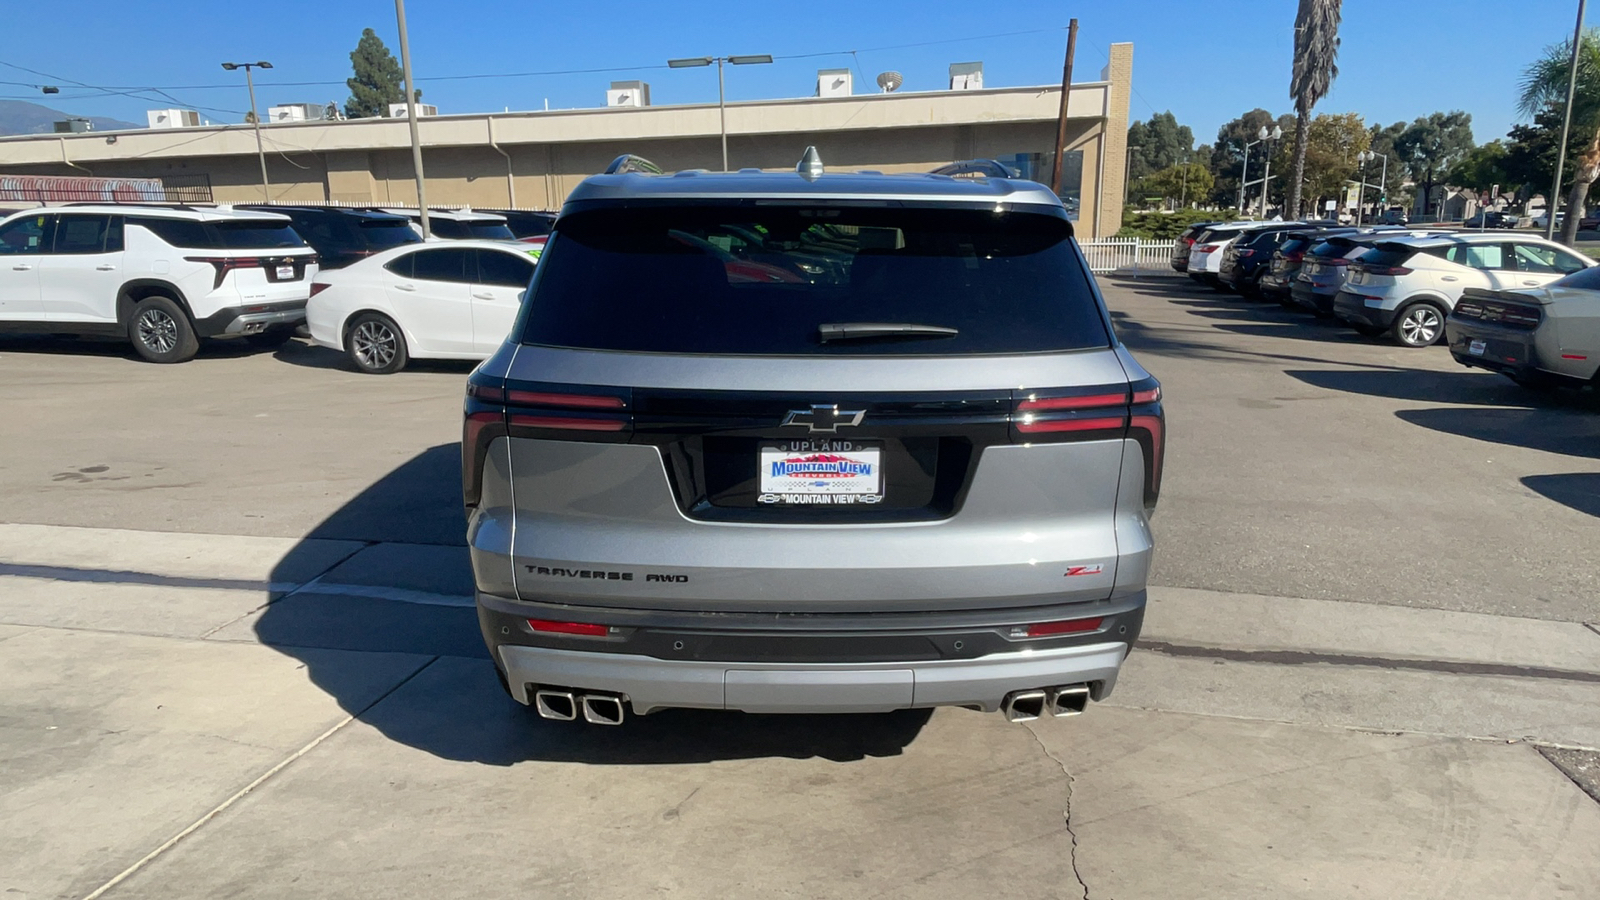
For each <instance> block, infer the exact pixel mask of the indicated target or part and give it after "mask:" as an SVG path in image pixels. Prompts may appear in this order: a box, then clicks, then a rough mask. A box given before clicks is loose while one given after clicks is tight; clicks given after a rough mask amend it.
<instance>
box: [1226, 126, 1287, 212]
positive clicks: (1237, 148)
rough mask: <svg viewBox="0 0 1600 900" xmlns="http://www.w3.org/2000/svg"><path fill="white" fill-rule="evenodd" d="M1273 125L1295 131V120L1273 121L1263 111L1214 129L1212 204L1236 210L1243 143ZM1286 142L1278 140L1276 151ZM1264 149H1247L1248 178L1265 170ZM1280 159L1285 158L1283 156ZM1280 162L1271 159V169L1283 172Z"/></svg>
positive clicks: (1258, 176)
mask: <svg viewBox="0 0 1600 900" xmlns="http://www.w3.org/2000/svg"><path fill="white" fill-rule="evenodd" d="M1274 126H1276V127H1278V128H1282V129H1283V130H1284V132H1285V133H1287V132H1289V131H1291V130H1292V129H1293V128H1294V117H1293V116H1289V115H1282V116H1278V117H1276V118H1274V117H1273V115H1272V113H1269V112H1267V111H1266V110H1264V109H1252V110H1250V111H1249V112H1247V113H1245V114H1244V115H1242V116H1240V117H1239V118H1237V119H1234V120H1233V121H1231V122H1229V123H1227V124H1226V125H1223V126H1222V127H1221V128H1219V129H1217V142H1216V143H1215V144H1212V145H1211V148H1210V149H1211V154H1210V159H1211V174H1212V177H1213V178H1214V179H1215V180H1214V182H1213V184H1212V188H1211V202H1213V203H1215V204H1216V205H1218V206H1222V207H1229V206H1233V207H1237V206H1238V204H1239V182H1240V181H1241V180H1243V179H1242V177H1241V176H1242V174H1243V171H1244V165H1245V144H1247V143H1255V142H1256V140H1257V138H1258V137H1259V135H1260V134H1261V129H1262V128H1266V129H1267V130H1269V131H1270V130H1272V128H1273V127H1274ZM1285 143H1286V142H1285V141H1279V142H1278V146H1277V147H1276V148H1274V149H1275V150H1281V149H1282V147H1283V145H1284V144H1285ZM1264 153H1265V148H1264V147H1263V146H1262V145H1261V144H1259V143H1257V144H1256V145H1255V146H1254V147H1251V148H1250V159H1249V164H1250V178H1251V179H1256V178H1260V177H1261V175H1262V172H1263V170H1264V168H1265V167H1264V166H1263V164H1262V160H1263V159H1264V158H1265V157H1264ZM1282 159H1287V157H1283V158H1282ZM1282 159H1279V158H1274V159H1273V161H1272V167H1273V169H1275V170H1277V171H1279V172H1282V171H1285V169H1284V168H1283V162H1282ZM1273 180H1274V182H1277V183H1281V179H1277V178H1274V179H1273Z"/></svg>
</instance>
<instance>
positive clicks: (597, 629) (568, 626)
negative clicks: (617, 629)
mask: <svg viewBox="0 0 1600 900" xmlns="http://www.w3.org/2000/svg"><path fill="white" fill-rule="evenodd" d="M528 627H529V628H532V629H533V630H534V631H543V632H546V633H549V634H577V635H582V636H584V637H605V636H606V634H607V633H608V632H609V630H610V629H608V628H607V627H606V626H604V625H595V624H593V623H590V622H553V621H551V620H549V619H529V620H528Z"/></svg>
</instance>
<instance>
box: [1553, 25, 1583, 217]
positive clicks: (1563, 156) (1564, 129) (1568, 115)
mask: <svg viewBox="0 0 1600 900" xmlns="http://www.w3.org/2000/svg"><path fill="white" fill-rule="evenodd" d="M1587 3H1588V0H1578V24H1577V25H1575V26H1574V27H1573V29H1572V60H1571V61H1570V62H1568V63H1567V108H1566V111H1565V112H1563V113H1562V114H1561V151H1560V152H1559V153H1557V154H1556V180H1555V183H1554V184H1552V185H1551V186H1550V202H1549V203H1546V204H1545V206H1546V207H1548V208H1549V213H1548V215H1549V220H1548V221H1546V222H1545V223H1544V238H1545V240H1547V241H1548V240H1553V239H1554V238H1555V234H1556V205H1557V201H1558V200H1559V199H1560V198H1561V168H1562V164H1563V163H1565V162H1566V161H1567V133H1568V132H1570V131H1571V130H1572V95H1573V94H1575V93H1577V91H1578V50H1579V48H1581V47H1582V46H1583V8H1584V6H1585V5H1587ZM1567 215H1568V216H1571V215H1572V210H1570V209H1569V210H1567ZM1579 215H1582V211H1581V210H1580V211H1579ZM1563 230H1565V229H1563Z"/></svg>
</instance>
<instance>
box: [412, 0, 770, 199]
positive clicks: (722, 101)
mask: <svg viewBox="0 0 1600 900" xmlns="http://www.w3.org/2000/svg"><path fill="white" fill-rule="evenodd" d="M395 2H396V3H398V2H400V0H395ZM770 62H772V56H771V55H770V54H766V53H754V54H747V55H744V56H691V57H688V58H686V59H669V60H667V66H668V68H673V69H693V68H698V67H701V66H709V65H711V64H712V63H716V64H717V121H718V122H719V123H720V125H719V129H718V130H719V131H720V132H721V134H722V171H724V172H726V171H728V97H727V83H726V81H725V80H724V78H723V75H722V65H723V63H727V64H728V65H731V66H755V65H763V64H766V63H770Z"/></svg>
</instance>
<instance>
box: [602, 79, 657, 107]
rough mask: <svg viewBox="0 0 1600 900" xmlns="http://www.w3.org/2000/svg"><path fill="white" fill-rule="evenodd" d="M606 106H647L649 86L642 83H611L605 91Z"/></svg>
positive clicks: (648, 103)
mask: <svg viewBox="0 0 1600 900" xmlns="http://www.w3.org/2000/svg"><path fill="white" fill-rule="evenodd" d="M606 105H607V106H649V105H650V85H649V84H647V83H645V82H643V81H613V82H611V90H609V91H606Z"/></svg>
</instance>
